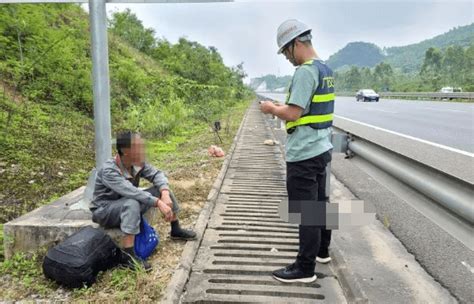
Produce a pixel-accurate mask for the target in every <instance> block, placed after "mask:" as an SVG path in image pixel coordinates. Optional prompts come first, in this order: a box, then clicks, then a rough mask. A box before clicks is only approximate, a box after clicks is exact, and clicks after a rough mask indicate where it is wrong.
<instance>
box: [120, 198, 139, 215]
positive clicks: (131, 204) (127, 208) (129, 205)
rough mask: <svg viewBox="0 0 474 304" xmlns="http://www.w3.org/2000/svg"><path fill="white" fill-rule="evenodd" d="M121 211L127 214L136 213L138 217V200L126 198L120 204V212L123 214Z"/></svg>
mask: <svg viewBox="0 0 474 304" xmlns="http://www.w3.org/2000/svg"><path fill="white" fill-rule="evenodd" d="M123 213H127V214H130V215H136V216H138V217H140V202H138V201H136V200H134V199H128V200H127V201H125V203H124V204H123V205H122V210H121V214H123Z"/></svg>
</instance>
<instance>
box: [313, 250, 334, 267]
mask: <svg viewBox="0 0 474 304" xmlns="http://www.w3.org/2000/svg"><path fill="white" fill-rule="evenodd" d="M316 262H318V263H321V264H327V263H329V262H331V257H330V256H329V252H328V250H327V249H326V250H321V251H320V252H319V253H318V256H317V257H316Z"/></svg>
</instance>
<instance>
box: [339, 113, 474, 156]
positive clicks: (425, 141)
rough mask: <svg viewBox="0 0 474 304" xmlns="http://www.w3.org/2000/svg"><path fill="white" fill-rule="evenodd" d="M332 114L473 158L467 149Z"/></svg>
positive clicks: (472, 154)
mask: <svg viewBox="0 0 474 304" xmlns="http://www.w3.org/2000/svg"><path fill="white" fill-rule="evenodd" d="M334 116H336V117H338V118H341V119H345V120H348V121H350V122H353V123H357V124H360V125H363V126H366V127H370V128H373V129H375V130H379V131H384V132H387V133H391V134H394V135H398V136H401V137H405V138H408V139H411V140H416V141H419V142H422V143H425V144H428V145H432V146H435V147H438V148H441V149H446V150H449V151H452V152H456V153H459V154H463V155H466V156H469V157H473V158H474V153H470V152H467V151H463V150H459V149H456V148H452V147H448V146H445V145H441V144H437V143H434V142H431V141H427V140H424V139H421V138H417V137H413V136H410V135H406V134H402V133H398V132H395V131H390V130H387V129H384V128H380V127H376V126H373V125H369V124H366V123H364V122H361V121H357V120H353V119H350V118H347V117H344V116H340V115H334Z"/></svg>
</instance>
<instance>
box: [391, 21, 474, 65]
mask: <svg viewBox="0 0 474 304" xmlns="http://www.w3.org/2000/svg"><path fill="white" fill-rule="evenodd" d="M473 43H474V23H472V24H470V25H466V26H459V27H456V28H453V29H451V30H450V31H449V32H446V33H444V34H441V35H438V36H436V37H434V38H431V39H427V40H424V41H421V42H419V43H415V44H410V45H406V46H400V47H389V48H385V49H384V52H385V54H386V62H387V63H390V65H392V66H393V67H395V68H399V69H401V70H402V72H411V71H415V70H419V69H420V67H421V65H422V64H423V58H424V57H425V52H426V50H427V49H429V48H430V47H436V48H439V49H445V48H447V47H448V46H450V45H459V46H462V47H469V46H470V45H471V44H473Z"/></svg>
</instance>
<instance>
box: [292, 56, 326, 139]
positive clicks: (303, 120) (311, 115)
mask: <svg viewBox="0 0 474 304" xmlns="http://www.w3.org/2000/svg"><path fill="white" fill-rule="evenodd" d="M303 64H304V65H311V66H312V67H313V68H314V69H317V70H319V84H318V87H317V88H316V91H315V92H314V93H313V96H312V98H311V106H310V108H309V112H308V113H307V114H304V115H303V116H301V117H300V118H299V119H298V120H295V121H288V122H286V131H287V132H288V134H291V133H293V132H294V131H295V129H296V127H298V126H310V127H311V128H313V129H325V128H329V127H331V126H332V119H333V113H334V99H335V95H334V77H333V73H332V70H331V69H330V68H329V67H328V66H327V65H326V64H324V63H322V62H320V61H319V60H309V61H307V62H305V63H303ZM290 95H291V86H290V89H289V93H288V96H287V99H286V104H288V102H289V99H290Z"/></svg>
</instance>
